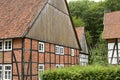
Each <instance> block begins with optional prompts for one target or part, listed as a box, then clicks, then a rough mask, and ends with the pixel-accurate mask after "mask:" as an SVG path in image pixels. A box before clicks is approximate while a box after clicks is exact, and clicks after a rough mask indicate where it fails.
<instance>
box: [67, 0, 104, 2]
mask: <svg viewBox="0 0 120 80" xmlns="http://www.w3.org/2000/svg"><path fill="white" fill-rule="evenodd" d="M67 1H68V2H69V1H77V0H67ZM93 1H95V2H98V1H103V0H93Z"/></svg>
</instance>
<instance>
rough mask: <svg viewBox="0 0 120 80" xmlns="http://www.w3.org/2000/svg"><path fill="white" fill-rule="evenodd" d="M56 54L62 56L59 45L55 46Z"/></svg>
mask: <svg viewBox="0 0 120 80" xmlns="http://www.w3.org/2000/svg"><path fill="white" fill-rule="evenodd" d="M55 53H56V54H60V47H59V46H57V45H56V46H55Z"/></svg>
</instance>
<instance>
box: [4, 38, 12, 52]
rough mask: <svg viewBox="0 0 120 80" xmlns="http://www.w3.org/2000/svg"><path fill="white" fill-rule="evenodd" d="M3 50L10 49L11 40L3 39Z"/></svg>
mask: <svg viewBox="0 0 120 80" xmlns="http://www.w3.org/2000/svg"><path fill="white" fill-rule="evenodd" d="M4 50H5V51H7V50H12V40H11V39H10V40H4Z"/></svg>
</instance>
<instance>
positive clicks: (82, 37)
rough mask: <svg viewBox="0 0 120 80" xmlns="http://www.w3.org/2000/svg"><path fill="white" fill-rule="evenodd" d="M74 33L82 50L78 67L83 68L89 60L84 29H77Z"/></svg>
mask: <svg viewBox="0 0 120 80" xmlns="http://www.w3.org/2000/svg"><path fill="white" fill-rule="evenodd" d="M76 31H77V36H78V39H79V42H80V45H81V48H82V51H81V52H80V65H82V66H85V65H87V64H88V60H89V51H88V44H87V40H86V35H85V29H84V27H78V28H76Z"/></svg>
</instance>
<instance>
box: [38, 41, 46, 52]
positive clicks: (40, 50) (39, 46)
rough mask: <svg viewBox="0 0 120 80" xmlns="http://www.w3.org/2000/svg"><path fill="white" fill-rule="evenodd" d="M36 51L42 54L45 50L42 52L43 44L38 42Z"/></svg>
mask: <svg viewBox="0 0 120 80" xmlns="http://www.w3.org/2000/svg"><path fill="white" fill-rule="evenodd" d="M38 48H39V49H38V51H39V52H44V51H45V50H44V43H43V42H39V45H38Z"/></svg>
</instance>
